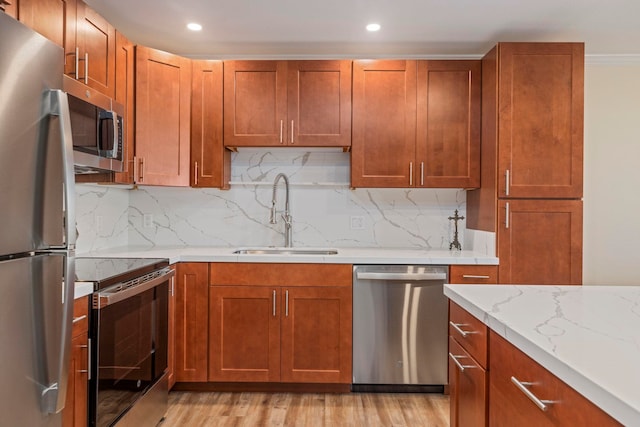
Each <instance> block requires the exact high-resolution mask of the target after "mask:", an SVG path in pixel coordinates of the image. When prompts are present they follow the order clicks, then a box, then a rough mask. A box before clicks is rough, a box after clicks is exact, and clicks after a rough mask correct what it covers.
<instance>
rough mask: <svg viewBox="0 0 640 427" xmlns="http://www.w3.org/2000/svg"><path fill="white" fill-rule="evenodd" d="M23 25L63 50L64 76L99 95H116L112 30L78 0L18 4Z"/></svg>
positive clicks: (36, 0) (37, 0) (32, 0)
mask: <svg viewBox="0 0 640 427" xmlns="http://www.w3.org/2000/svg"><path fill="white" fill-rule="evenodd" d="M18 16H19V19H20V21H22V22H23V23H24V24H25V25H27V26H29V27H31V28H33V29H34V30H36V31H38V32H39V33H40V34H42V35H44V36H45V37H47V38H48V39H49V40H52V41H53V42H54V43H57V44H58V45H60V46H62V47H63V48H64V52H65V74H67V75H69V76H71V77H73V78H75V79H77V80H80V81H81V82H83V83H84V84H86V85H87V86H89V87H92V88H94V89H96V90H98V91H99V92H101V93H103V94H105V95H107V96H109V97H112V98H113V97H114V94H115V92H114V91H115V72H116V71H115V54H116V35H115V29H114V28H113V26H111V24H109V22H107V21H106V20H105V19H104V18H103V17H101V16H100V15H99V14H98V13H96V12H95V11H94V10H93V9H91V8H90V7H89V6H87V5H86V4H85V3H84V2H83V1H81V0H20V3H19V11H18Z"/></svg>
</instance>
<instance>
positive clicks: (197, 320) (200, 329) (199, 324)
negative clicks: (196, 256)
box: [174, 263, 209, 382]
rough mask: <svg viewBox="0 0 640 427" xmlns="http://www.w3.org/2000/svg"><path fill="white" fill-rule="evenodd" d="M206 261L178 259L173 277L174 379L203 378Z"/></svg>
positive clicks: (206, 290) (184, 380)
mask: <svg viewBox="0 0 640 427" xmlns="http://www.w3.org/2000/svg"><path fill="white" fill-rule="evenodd" d="M208 269H209V264H208V263H180V264H178V268H177V275H176V281H175V285H176V286H175V323H174V328H175V332H174V333H175V338H174V339H175V350H174V351H175V381H176V382H203V381H207V347H208V330H207V325H208V317H209V313H208V304H207V301H208V292H209V287H208V281H209V280H208V278H209V271H208Z"/></svg>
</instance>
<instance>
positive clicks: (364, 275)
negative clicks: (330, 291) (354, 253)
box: [356, 271, 447, 282]
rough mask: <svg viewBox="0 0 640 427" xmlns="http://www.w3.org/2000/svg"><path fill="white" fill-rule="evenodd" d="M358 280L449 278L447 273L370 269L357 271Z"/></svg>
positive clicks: (411, 280)
mask: <svg viewBox="0 0 640 427" xmlns="http://www.w3.org/2000/svg"><path fill="white" fill-rule="evenodd" d="M356 278H357V279H358V280H360V279H365V280H404V281H410V282H416V281H424V280H447V273H383V272H380V273H375V272H370V271H356Z"/></svg>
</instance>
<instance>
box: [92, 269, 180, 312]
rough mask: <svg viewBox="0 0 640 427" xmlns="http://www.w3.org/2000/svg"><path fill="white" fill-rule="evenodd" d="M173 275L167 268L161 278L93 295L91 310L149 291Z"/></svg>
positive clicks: (173, 272)
mask: <svg viewBox="0 0 640 427" xmlns="http://www.w3.org/2000/svg"><path fill="white" fill-rule="evenodd" d="M175 274H176V273H175V271H173V270H171V269H169V268H167V269H166V270H165V271H164V274H162V275H161V276H158V277H154V278H153V279H151V280H148V281H146V282H143V283H140V284H139V285H136V286H132V287H130V288H127V289H123V290H119V291H112V292H110V291H108V290H106V291H102V292H98V293H95V294H94V296H93V308H94V309H98V310H99V309H101V308H104V307H107V306H108V305H111V304H115V303H117V302H120V301H123V300H125V299H127V298H131V297H132V296H135V295H138V294H141V293H142V292H145V291H148V290H149V289H152V288H154V287H156V286H158V285H160V284H161V283H164V282H166V281H167V280H169V279H171V277H173V276H175Z"/></svg>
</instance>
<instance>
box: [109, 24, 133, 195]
mask: <svg viewBox="0 0 640 427" xmlns="http://www.w3.org/2000/svg"><path fill="white" fill-rule="evenodd" d="M134 72H135V52H134V50H133V43H131V42H130V41H129V40H128V39H127V38H126V37H125V36H123V35H122V34H120V33H118V32H116V86H115V100H116V102H118V103H119V104H122V105H123V106H124V111H125V113H124V153H123V163H124V166H123V171H122V172H118V173H116V174H115V178H114V180H115V182H117V183H121V184H133V153H134V146H133V144H134V139H135V123H134V108H135V104H134V94H135V80H134V79H135V74H134Z"/></svg>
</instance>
